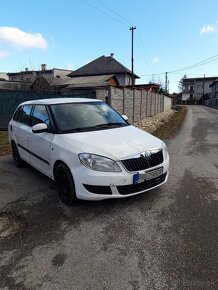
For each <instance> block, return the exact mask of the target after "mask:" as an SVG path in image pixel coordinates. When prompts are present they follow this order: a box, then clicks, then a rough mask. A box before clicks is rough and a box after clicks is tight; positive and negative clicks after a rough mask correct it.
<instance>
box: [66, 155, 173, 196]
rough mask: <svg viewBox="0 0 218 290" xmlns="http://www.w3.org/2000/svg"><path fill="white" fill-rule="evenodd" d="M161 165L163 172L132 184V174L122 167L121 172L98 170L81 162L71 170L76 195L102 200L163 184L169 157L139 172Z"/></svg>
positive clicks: (137, 192)
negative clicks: (157, 164) (89, 167)
mask: <svg viewBox="0 0 218 290" xmlns="http://www.w3.org/2000/svg"><path fill="white" fill-rule="evenodd" d="M160 167H162V168H163V173H162V174H161V175H160V176H158V177H155V178H153V179H150V180H144V181H142V182H140V183H137V184H134V181H133V176H134V175H135V174H137V172H132V173H129V172H127V171H126V170H125V169H123V168H122V172H99V171H94V170H91V169H88V168H86V167H85V166H83V165H82V164H81V166H79V167H78V168H77V169H76V170H74V171H72V175H73V178H74V183H75V189H76V195H77V197H78V198H79V199H84V200H103V199H110V198H125V197H128V196H133V195H137V194H140V193H142V192H145V191H148V190H151V189H153V188H156V187H158V186H160V185H162V184H164V183H165V182H166V181H167V179H168V175H169V157H167V159H166V160H165V161H164V162H163V163H162V164H160V165H159V166H156V167H153V168H149V170H143V171H139V172H138V173H139V174H143V173H146V172H147V171H151V170H155V169H158V168H160Z"/></svg>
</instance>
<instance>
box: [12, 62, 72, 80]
mask: <svg viewBox="0 0 218 290" xmlns="http://www.w3.org/2000/svg"><path fill="white" fill-rule="evenodd" d="M71 72H72V71H71V70H66V69H59V68H53V69H47V68H46V64H42V65H41V70H29V69H28V68H26V69H25V71H21V72H16V73H8V77H9V81H11V82H26V83H33V82H34V81H35V80H36V79H37V78H42V77H43V78H44V79H46V80H47V81H48V82H49V83H50V84H53V83H55V82H56V80H59V79H67V78H68V76H67V75H68V74H69V73H71Z"/></svg>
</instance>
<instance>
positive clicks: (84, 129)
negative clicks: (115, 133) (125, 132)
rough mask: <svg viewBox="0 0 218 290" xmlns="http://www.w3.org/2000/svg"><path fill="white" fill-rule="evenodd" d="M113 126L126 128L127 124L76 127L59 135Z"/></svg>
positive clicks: (62, 131)
mask: <svg viewBox="0 0 218 290" xmlns="http://www.w3.org/2000/svg"><path fill="white" fill-rule="evenodd" d="M113 126H128V124H125V123H106V124H99V125H95V126H90V127H78V128H74V129H69V130H61V133H63V134H66V133H76V132H85V131H93V130H98V129H104V128H109V127H113Z"/></svg>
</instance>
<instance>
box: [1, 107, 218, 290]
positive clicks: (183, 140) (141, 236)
mask: <svg viewBox="0 0 218 290" xmlns="http://www.w3.org/2000/svg"><path fill="white" fill-rule="evenodd" d="M217 120H218V111H217V110H214V109H211V108H206V107H201V106H190V107H189V110H188V114H187V118H186V121H185V123H184V126H183V128H182V129H181V131H180V132H179V134H178V135H177V136H174V138H173V139H172V140H170V141H168V148H169V153H170V158H171V166H170V177H169V180H168V183H167V184H166V185H164V186H163V187H161V188H159V189H156V190H153V191H150V192H147V193H144V194H141V195H138V196H135V197H132V198H128V199H121V200H108V201H101V202H85V201H81V202H79V204H78V205H77V206H74V207H67V206H65V205H63V204H61V202H59V200H58V198H57V195H56V190H55V187H54V185H53V183H52V182H51V181H50V180H49V179H47V178H46V177H44V176H43V175H41V174H40V173H38V172H37V171H36V170H34V169H32V168H30V167H28V166H27V167H26V168H22V169H17V168H15V167H14V165H13V163H12V158H11V157H10V156H7V157H1V158H0V249H1V251H0V277H1V278H0V289H4V290H6V289H10V290H11V289H22V290H24V289H28V290H29V289H43V290H45V289H51V290H53V289H58V290H59V289H60V290H63V289H64V290H68V289H69V290H70V289H76V290H79V289H95V290H97V289H119V290H120V289H125V290H126V289H149V290H150V289H179V290H181V289H218V274H217V273H218V247H217V245H218V122H217Z"/></svg>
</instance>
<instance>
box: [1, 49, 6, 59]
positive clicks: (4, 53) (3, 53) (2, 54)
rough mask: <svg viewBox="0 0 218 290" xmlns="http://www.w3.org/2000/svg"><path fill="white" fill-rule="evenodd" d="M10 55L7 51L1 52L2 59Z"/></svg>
mask: <svg viewBox="0 0 218 290" xmlns="http://www.w3.org/2000/svg"><path fill="white" fill-rule="evenodd" d="M7 55H8V52H7V51H3V50H0V58H4V57H6V56H7Z"/></svg>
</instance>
